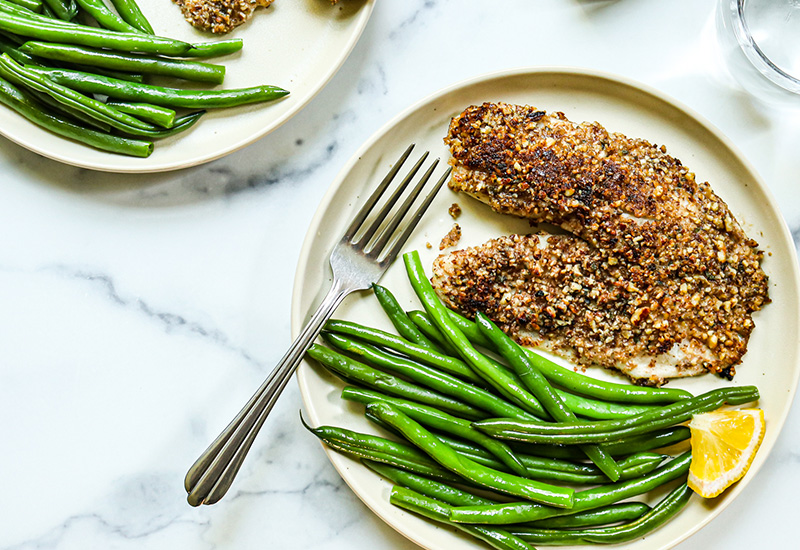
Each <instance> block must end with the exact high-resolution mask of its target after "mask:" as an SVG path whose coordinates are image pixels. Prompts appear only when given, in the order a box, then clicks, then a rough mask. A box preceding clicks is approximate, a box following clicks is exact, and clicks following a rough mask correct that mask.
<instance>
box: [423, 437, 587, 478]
mask: <svg viewBox="0 0 800 550" xmlns="http://www.w3.org/2000/svg"><path fill="white" fill-rule="evenodd" d="M438 437H439V439H441V440H442V441H444V442H445V443H447V444H448V445H450V446H451V447H452V448H453V449H455V450H456V451H458V452H460V453H465V454H468V455H474V456H481V455H483V456H484V457H486V456H488V455H487V454H486V452H485V451H484V450H483V449H481V448H480V447H476V446H475V445H472V444H471V443H469V442H466V441H462V440H459V439H453V438H451V437H448V436H445V435H439V436H438ZM576 451H577V449H576ZM575 454H576V455H577V459H582V458H584V456H583V454H582V453H581V452H580V451H577V452H576V453H575ZM517 456H519V457H520V460H522V461H523V463H524V464H526V465H527V466H528V467H530V468H541V469H547V470H557V471H560V472H570V473H577V474H584V475H596V474H600V473H602V472H601V471H600V469H599V468H598V467H597V466H595V465H594V464H587V463H584V462H573V461H570V460H565V459H561V458H547V457H540V456H533V455H525V454H521V453H519V454H518V455H517Z"/></svg>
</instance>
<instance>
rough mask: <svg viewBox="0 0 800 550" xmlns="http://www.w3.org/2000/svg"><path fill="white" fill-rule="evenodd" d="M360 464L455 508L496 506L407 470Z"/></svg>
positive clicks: (374, 463)
mask: <svg viewBox="0 0 800 550" xmlns="http://www.w3.org/2000/svg"><path fill="white" fill-rule="evenodd" d="M362 462H363V463H364V465H365V466H366V467H367V468H369V469H371V470H372V471H374V472H376V473H377V474H378V475H381V476H383V477H385V478H386V479H388V480H389V481H391V482H392V483H395V484H397V485H402V486H403V487H407V488H409V489H411V490H413V491H416V492H418V493H422V494H423V495H425V496H428V497H431V498H435V499H438V500H442V501H444V502H446V503H448V504H453V505H456V506H479V505H483V504H497V502H496V501H494V500H489V499H488V498H484V497H481V496H478V495H474V494H472V493H470V492H468V491H464V490H462V489H458V488H456V487H452V486H450V485H447V484H446V483H442V482H441V481H436V480H433V479H428V478H426V477H422V476H420V475H417V474H415V473H413V472H409V471H407V470H402V469H399V468H395V467H393V466H389V465H386V464H384V463H380V462H375V461H372V460H362Z"/></svg>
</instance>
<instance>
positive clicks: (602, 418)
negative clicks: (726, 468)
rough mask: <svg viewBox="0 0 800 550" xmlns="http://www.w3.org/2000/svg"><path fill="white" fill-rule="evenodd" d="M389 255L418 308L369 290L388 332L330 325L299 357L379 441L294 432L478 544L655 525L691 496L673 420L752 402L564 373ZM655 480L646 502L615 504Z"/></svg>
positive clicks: (508, 544)
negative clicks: (450, 305)
mask: <svg viewBox="0 0 800 550" xmlns="http://www.w3.org/2000/svg"><path fill="white" fill-rule="evenodd" d="M404 261H405V265H406V271H407V273H408V278H409V281H410V282H411V287H412V289H413V290H414V292H415V294H416V295H417V297H418V298H419V301H420V303H421V304H422V306H423V308H424V311H410V312H406V311H404V310H403V308H402V306H401V305H400V303H399V302H398V300H397V299H396V298H395V297H394V296H393V295H392V293H391V292H390V291H389V290H388V289H386V288H384V287H381V286H378V285H374V286H373V291H374V294H375V296H376V298H377V301H378V303H379V304H380V307H381V309H383V311H384V312H385V314H386V317H387V319H388V321H389V323H390V324H391V326H392V327H394V329H395V330H396V331H397V334H392V333H390V332H387V331H384V330H380V329H377V328H372V327H366V326H363V325H359V324H357V323H352V322H348V321H342V320H332V321H329V322H328V323H327V324H326V325H325V328H324V330H323V334H322V339H323V341H324V342H325V343H326V344H327V347H326V346H322V345H319V344H315V345H313V346H312V347H311V349H310V350H309V352H308V356H309V357H310V358H312V359H314V360H315V362H316V363H317V364H318V365H320V366H322V367H323V368H324V369H325V370H327V371H328V372H330V373H332V374H334V375H335V376H337V377H339V378H341V379H342V380H343V381H344V382H345V383H346V384H348V385H347V386H346V387H344V389H343V390H342V394H341V396H342V398H343V399H345V400H347V401H351V402H353V403H358V404H360V405H363V407H364V409H363V410H364V414H365V416H366V418H367V419H369V420H370V421H372V422H373V423H374V424H375V425H376V427H378V428H379V429H384V430H386V431H387V432H389V433H390V434H391V435H392V436H393V439H388V438H384V437H381V436H376V435H371V434H367V433H359V432H354V431H352V430H347V429H345V428H339V427H333V426H320V427H317V428H311V427H309V426H306V427H307V428H308V429H309V430H310V431H312V432H313V433H314V434H315V435H316V436H317V437H318V438H319V439H320V440H322V441H323V442H324V443H325V444H326V445H327V446H329V447H330V448H332V449H335V450H337V451H339V452H342V453H345V454H348V455H350V456H352V457H354V458H357V459H359V460H361V461H362V462H363V463H364V464H365V465H366V466H367V467H368V468H370V469H372V470H374V471H375V472H376V473H377V474H378V475H380V476H381V477H383V478H384V479H386V480H388V481H390V482H392V483H393V484H394V487H393V488H392V491H391V495H390V502H391V503H392V504H394V505H396V506H399V507H401V508H404V509H406V510H408V511H411V512H413V513H416V514H418V515H420V516H423V517H425V518H428V519H429V520H432V521H435V522H439V523H442V524H444V525H446V526H448V527H450V528H455V529H459V530H461V531H464V532H465V533H468V534H470V535H472V536H473V537H475V538H476V539H479V540H481V541H483V542H484V543H486V544H487V545H489V546H491V547H493V548H497V549H501V550H509V549H523V548H527V549H530V548H531V546H530V545H532V544H535V545H537V546H539V545H541V546H545V545H573V544H574V545H577V544H619V543H624V542H628V541H631V540H634V539H637V538H641V537H642V536H644V535H646V534H647V533H649V532H651V531H653V530H654V529H657V528H658V527H660V526H661V525H663V524H664V523H665V522H667V521H669V519H670V518H672V517H673V516H674V515H675V514H677V513H678V512H679V511H680V510H681V509H682V508H683V507H684V506H685V505H686V504H687V502H688V501H689V499H690V497H691V494H692V492H691V490H690V489H689V488H688V487H687V485H686V478H687V475H688V471H689V465H690V463H691V451H687V450H686V444H685V442H686V440H687V439H688V438H689V436H690V430H689V428H688V427H686V426H684V425H683V424H684V423H685V422H686V421H688V420H690V419H691V417H692V415H694V414H698V413H702V412H706V411H710V410H714V409H717V408H719V407H721V406H723V405H725V404H727V405H741V404H744V403H749V402H753V401H757V400H758V398H759V394H758V389H757V388H755V387H753V386H740V387H727V388H721V389H716V390H713V391H710V392H707V393H705V394H702V395H697V396H693V395H691V394H690V393H688V392H685V391H683V390H676V389H662V388H648V387H636V386H632V385H626V384H619V383H608V382H602V381H598V380H595V379H593V378H591V377H589V376H586V375H583V374H580V373H578V372H574V371H572V370H569V369H566V368H564V367H561V366H559V365H557V364H555V363H553V362H552V361H549V360H548V359H546V358H544V357H543V356H541V355H539V354H537V353H536V352H533V351H531V350H527V349H523V348H521V347H520V346H519V345H518V344H517V343H516V342H514V341H513V340H512V339H511V338H509V337H508V336H506V335H505V334H504V333H503V332H502V331H501V330H500V329H499V328H498V327H497V326H496V325H495V324H494V323H493V322H492V321H491V320H489V319H488V318H487V317H485V316H483V315H480V314H478V315H477V316H476V319H475V321H471V320H468V319H466V318H464V317H461V316H460V315H458V314H457V313H454V312H452V311H450V310H448V309H447V308H446V307H445V306H444V304H443V303H442V302H441V300H439V298H438V296H436V294H435V292H434V290H433V288H432V286H431V284H430V281H429V280H428V279H427V277H426V276H425V273H424V270H423V268H422V265H421V263H420V260H419V256H418V255H417V253H415V252H412V253H409V254H406V255H405V256H404ZM676 446H680V447H676ZM657 449H660V450H661V451H659V452H653V451H655V450H657ZM664 451H667V452H664ZM670 451H671V452H670ZM667 485H668V486H669V487H668V488H667V490H666V491H665V490H663V489H662V490H661V491H660V492H661V494H664V495H665V496H663V497H662V498H661V500H660V501H659V502H657V503H655V504H653V505H652V507H651V505H649V504H647V503H645V502H637V501H630V500H629V499H632V498H635V497H637V496H641V495H646V494H648V493H650V492H651V491H654V490H656V489H658V488H660V487H662V486H667ZM622 501H625V502H622Z"/></svg>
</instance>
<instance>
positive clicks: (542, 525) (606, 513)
mask: <svg viewBox="0 0 800 550" xmlns="http://www.w3.org/2000/svg"><path fill="white" fill-rule="evenodd" d="M423 479H424V478H423ZM649 511H650V507H649V506H648V505H647V504H644V503H643V502H623V503H620V504H610V505H608V506H603V507H602V508H597V509H595V510H589V511H588V512H578V513H577V514H570V515H568V516H557V517H554V518H549V519H541V520H539V521H534V522H533V523H532V524H531V526H532V527H536V528H539V529H574V528H576V527H594V526H597V525H608V524H610V523H616V522H618V521H629V520H633V519H637V518H639V517H641V516H642V515H643V514H646V513H647V512H649Z"/></svg>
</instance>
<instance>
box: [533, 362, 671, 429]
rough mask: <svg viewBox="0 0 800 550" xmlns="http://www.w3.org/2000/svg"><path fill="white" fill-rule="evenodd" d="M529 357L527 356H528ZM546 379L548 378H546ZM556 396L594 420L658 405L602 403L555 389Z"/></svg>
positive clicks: (648, 409) (609, 418)
mask: <svg viewBox="0 0 800 550" xmlns="http://www.w3.org/2000/svg"><path fill="white" fill-rule="evenodd" d="M526 355H527V354H526ZM545 378H546V377H545ZM555 392H556V394H558V396H559V397H560V398H561V400H562V401H564V403H565V404H566V405H567V408H569V410H571V411H572V412H573V413H575V414H576V415H577V416H582V417H584V418H592V419H594V420H613V419H615V418H627V417H629V416H634V415H637V414H642V413H645V412H648V411H651V410H653V409H654V408H655V407H657V406H658V405H655V404H653V405H636V404H631V403H612V402H611V401H600V400H598V399H592V398H590V397H585V396H582V395H573V394H571V393H569V392H566V391H563V390H560V389H557V388H556V389H555Z"/></svg>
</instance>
